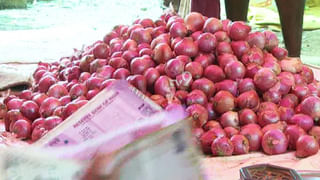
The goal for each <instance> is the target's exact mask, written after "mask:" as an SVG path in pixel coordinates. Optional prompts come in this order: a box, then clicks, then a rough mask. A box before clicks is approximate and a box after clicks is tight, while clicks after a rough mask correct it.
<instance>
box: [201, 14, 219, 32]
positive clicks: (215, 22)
mask: <svg viewBox="0 0 320 180" xmlns="http://www.w3.org/2000/svg"><path fill="white" fill-rule="evenodd" d="M220 30H222V23H221V21H220V20H219V19H217V18H214V17H211V18H208V19H207V20H206V21H205V23H204V25H203V32H209V33H212V34H214V33H215V32H217V31H220Z"/></svg>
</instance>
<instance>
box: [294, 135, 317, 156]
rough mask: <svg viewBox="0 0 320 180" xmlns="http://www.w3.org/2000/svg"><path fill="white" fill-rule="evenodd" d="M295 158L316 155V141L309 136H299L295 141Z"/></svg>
mask: <svg viewBox="0 0 320 180" xmlns="http://www.w3.org/2000/svg"><path fill="white" fill-rule="evenodd" d="M296 147H297V151H296V154H295V155H296V156H297V157H308V156H312V155H315V154H317V153H318V151H319V144H318V142H317V141H316V139H315V138H314V137H312V136H309V135H303V136H300V137H299V139H298V140H297V144H296Z"/></svg>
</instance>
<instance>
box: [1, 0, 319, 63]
mask: <svg viewBox="0 0 320 180" xmlns="http://www.w3.org/2000/svg"><path fill="white" fill-rule="evenodd" d="M146 2H147V3H146ZM222 6H223V4H222ZM162 12H163V6H162V3H161V0H156V1H146V0H127V1H110V0H109V1H104V0H65V1H61V0H52V1H49V2H41V1H39V2H38V3H37V4H36V5H32V6H29V7H28V8H27V9H25V10H1V11H0V62H9V61H24V62H37V61H40V60H41V61H55V60H57V59H59V58H60V57H63V56H68V55H70V54H71V53H72V52H73V48H81V47H82V46H83V45H88V44H91V43H93V42H94V41H95V40H99V39H101V38H102V37H103V35H104V34H105V33H107V32H109V31H110V29H111V28H112V27H113V26H115V25H118V24H130V23H131V22H133V21H134V20H135V19H136V18H143V17H150V18H152V19H156V18H157V17H159V16H160V15H161V13H162ZM222 13H223V11H222ZM222 17H223V16H222ZM278 34H279V38H280V39H282V37H281V32H280V33H278ZM282 46H283V45H282ZM319 48H320V30H315V31H305V32H303V44H302V53H301V54H302V60H303V61H304V62H305V63H308V64H313V65H319V66H320V51H319Z"/></svg>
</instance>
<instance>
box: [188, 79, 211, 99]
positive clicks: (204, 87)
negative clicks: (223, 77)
mask: <svg viewBox="0 0 320 180" xmlns="http://www.w3.org/2000/svg"><path fill="white" fill-rule="evenodd" d="M191 89H192V90H194V89H199V90H201V91H203V92H204V93H205V94H206V95H207V97H211V96H213V95H214V93H215V91H216V88H215V85H214V83H213V82H212V81H210V80H209V79H207V78H201V79H197V80H195V81H194V82H193V83H192V87H191Z"/></svg>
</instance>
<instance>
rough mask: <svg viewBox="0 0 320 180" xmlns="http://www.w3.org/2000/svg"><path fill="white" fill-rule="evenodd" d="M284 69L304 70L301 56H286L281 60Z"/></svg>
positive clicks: (297, 71) (293, 71)
mask: <svg viewBox="0 0 320 180" xmlns="http://www.w3.org/2000/svg"><path fill="white" fill-rule="evenodd" d="M280 66H281V70H282V71H286V72H291V73H299V72H301V71H302V62H301V60H300V59H299V58H286V59H283V60H281V61H280Z"/></svg>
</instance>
